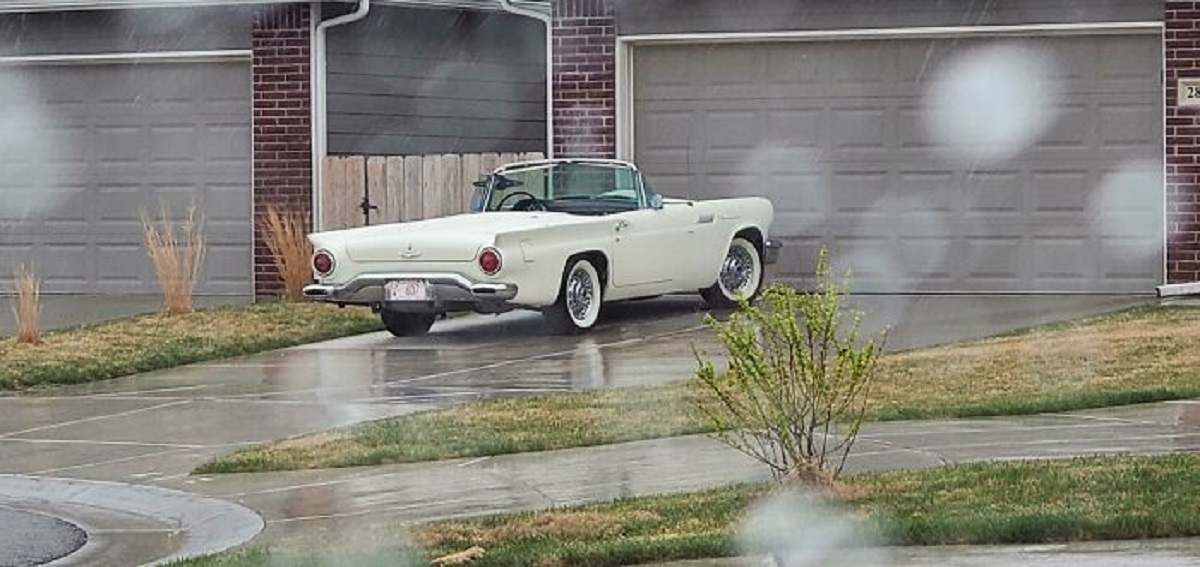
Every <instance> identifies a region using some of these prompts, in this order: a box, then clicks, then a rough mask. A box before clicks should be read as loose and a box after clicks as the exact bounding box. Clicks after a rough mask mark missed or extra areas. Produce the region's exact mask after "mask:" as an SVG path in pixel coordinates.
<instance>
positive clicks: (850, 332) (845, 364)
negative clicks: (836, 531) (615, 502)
mask: <svg viewBox="0 0 1200 567" xmlns="http://www.w3.org/2000/svg"><path fill="white" fill-rule="evenodd" d="M848 289H849V278H848V277H846V278H843V279H842V281H837V280H835V279H834V278H832V277H831V270H830V267H829V254H828V252H827V251H825V250H822V251H821V255H820V259H819V261H818V263H817V271H816V282H815V285H814V288H813V290H812V291H810V292H798V291H796V290H794V289H792V288H790V287H787V286H782V285H774V286H772V287H770V288H769V289H767V290H766V291H765V292H764V293H763V295H762V298H761V299H760V300H759V302H758V304H757V305H752V304H750V303H749V302H748V301H746V300H745V299H741V300H739V304H738V309H737V310H736V311H735V312H734V313H733V315H732V316H731V317H730V319H729V321H728V322H721V321H718V320H717V319H715V318H714V317H712V316H709V317H707V318H706V321H707V323H708V325H709V326H711V327H712V328H713V329H714V330H716V332H717V335H718V337H719V338H720V340H721V343H722V344H723V345H724V346H725V349H726V350H727V351H728V354H729V369H728V371H727V372H724V373H722V372H718V371H717V369H716V367H715V366H714V365H713V363H712V362H711V361H708V360H704V359H702V358H700V357H699V356H698V355H697V361H698V362H699V363H700V367H699V369H698V370H697V371H696V379H697V380H698V381H699V382H700V383H701V384H702V388H701V390H702V391H703V392H704V393H705V395H701V396H699V397H698V398H697V401H696V407H697V409H698V410H699V411H700V412H701V413H702V414H703V415H705V416H706V417H707V418H708V419H709V420H711V421H712V423H713V425H714V426H715V427H716V429H717V433H716V434H715V435H716V436H717V437H718V438H719V439H721V440H722V441H724V442H725V443H727V444H728V445H730V446H731V447H733V448H734V449H737V450H739V451H741V452H743V453H745V454H747V455H749V456H751V457H753V458H754V459H757V460H758V461H760V462H762V463H763V464H765V465H767V466H768V467H769V468H770V469H771V474H772V475H773V476H774V477H775V478H776V480H781V481H798V482H805V483H815V484H829V483H832V481H833V480H835V479H836V478H837V476H838V475H839V474H840V473H841V471H842V468H843V467H844V466H845V463H846V457H847V456H848V455H849V453H850V449H851V447H852V446H853V445H854V442H855V440H856V439H857V438H858V432H859V428H860V427H861V425H862V421H863V413H864V411H865V409H866V408H865V403H866V400H867V397H868V393H869V391H870V388H871V382H872V379H873V377H874V374H875V363H876V361H877V360H878V358H879V353H880V351H881V350H882V347H883V341H884V339H885V335H883V334H881V335H880V336H878V337H874V338H871V339H869V340H866V341H860V340H859V329H860V327H861V323H862V318H863V313H862V312H861V311H856V310H852V309H849V308H847V307H846V306H845V305H844V304H843V300H844V298H843V294H844V293H845V292H846V291H847V290H848Z"/></svg>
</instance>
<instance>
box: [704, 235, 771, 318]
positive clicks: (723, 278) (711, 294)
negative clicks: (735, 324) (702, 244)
mask: <svg viewBox="0 0 1200 567" xmlns="http://www.w3.org/2000/svg"><path fill="white" fill-rule="evenodd" d="M762 283H763V262H762V254H761V253H760V252H759V251H758V247H757V246H755V245H754V243H753V242H750V241H749V240H746V239H745V238H742V237H740V236H737V237H734V239H733V241H732V242H730V243H729V251H728V252H726V253H725V260H723V261H722V262H721V271H720V273H718V274H717V283H714V284H713V285H712V286H710V287H706V288H704V289H702V290H700V295H701V296H703V297H704V301H706V302H707V303H708V304H709V305H710V306H712V307H714V308H717V309H729V308H731V307H735V306H736V305H737V296H738V295H741V296H743V297H745V298H746V299H754V297H755V296H757V295H758V292H759V290H760V289H762Z"/></svg>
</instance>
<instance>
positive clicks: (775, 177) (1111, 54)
mask: <svg viewBox="0 0 1200 567" xmlns="http://www.w3.org/2000/svg"><path fill="white" fill-rule="evenodd" d="M995 43H1001V44H1009V45H1015V46H1018V47H1020V48H1021V49H1024V50H1027V52H1031V53H1035V54H1039V55H1037V56H1039V57H1043V58H1044V59H1045V60H1047V61H1051V62H1052V64H1051V66H1050V68H1051V69H1052V71H1053V73H1052V74H1053V78H1052V83H1051V84H1049V85H1048V86H1049V88H1050V90H1051V91H1052V92H1054V93H1056V100H1057V102H1056V106H1055V108H1054V109H1053V112H1052V113H1051V114H1052V115H1053V116H1054V120H1053V122H1052V123H1051V124H1049V125H1048V127H1047V129H1046V131H1045V134H1044V135H1043V136H1042V137H1041V138H1040V139H1038V140H1036V143H1034V144H1033V145H1032V146H1031V147H1028V148H1025V149H1024V150H1023V151H1021V152H1019V153H1018V154H1017V155H1016V156H1015V157H1013V158H1012V159H1010V160H1009V161H1007V162H1005V163H1002V164H998V165H991V166H986V167H985V166H979V165H976V164H972V163H969V162H968V163H964V162H963V160H961V159H956V158H954V156H952V155H951V154H950V153H949V152H948V151H947V150H948V149H949V148H944V147H940V146H939V143H938V142H936V141H934V140H932V139H931V137H930V135H929V132H928V131H927V129H926V126H925V120H926V116H927V114H926V113H927V112H928V109H927V108H926V106H925V104H924V100H923V99H922V96H923V94H924V93H925V92H927V91H928V89H930V88H931V86H932V85H933V81H935V80H938V77H939V73H938V70H939V69H940V68H941V67H942V66H943V65H945V64H946V63H947V62H949V61H951V60H952V58H953V57H955V56H956V55H957V54H959V53H962V52H963V49H964V48H971V47H975V46H981V45H984V44H995ZM1159 51H1160V42H1159V40H1158V38H1157V37H1155V36H1150V35H1129V36H1120V35H1117V36H1102V37H1100V36H1097V37H1087V36H1078V37H1058V38H1023V39H1019V40H1012V39H1008V40H1000V41H976V40H961V41H958V42H947V41H942V40H905V41H847V42H824V43H758V44H748V45H739V46H727V45H719V46H707V47H693V46H670V47H668V46H654V47H641V46H639V47H636V48H635V50H634V57H633V60H634V77H635V78H634V81H635V88H634V108H633V110H634V121H635V133H634V143H635V147H634V158H635V159H636V160H637V161H638V162H639V163H640V165H641V166H642V167H643V169H644V170H645V171H647V173H648V175H649V176H650V179H651V180H652V182H654V183H655V184H656V185H657V186H659V188H660V190H661V191H663V192H669V193H674V194H676V195H678V196H696V197H715V196H732V195H742V194H758V195H764V196H767V197H768V198H770V199H772V201H773V202H775V204H776V208H777V211H778V212H779V214H778V215H777V219H776V222H775V225H774V226H773V229H772V230H773V232H774V233H775V235H776V236H779V237H781V239H783V240H784V241H785V242H788V243H789V246H791V245H795V246H796V251H795V252H788V253H786V254H785V256H784V262H783V265H781V266H780V271H781V273H784V274H789V275H791V276H803V274H806V273H807V272H808V271H810V270H811V268H812V263H813V261H814V259H815V254H816V251H817V249H818V248H819V245H820V243H824V244H826V245H829V246H830V247H831V248H832V249H833V251H834V254H835V256H836V255H842V254H844V255H849V256H850V257H851V258H849V259H847V260H846V263H848V264H852V265H855V266H856V267H857V268H858V269H856V273H858V277H856V280H857V282H858V283H857V284H856V287H858V288H859V289H860V290H869V291H973V290H975V291H998V290H1002V291H1105V292H1108V291H1146V290H1148V289H1149V287H1150V286H1152V285H1154V284H1156V283H1158V281H1160V279H1161V277H1162V268H1161V263H1162V244H1161V242H1162V234H1163V226H1162V210H1163V209H1162V207H1163V197H1162V178H1161V159H1162V158H1161V155H1162V149H1161V143H1162V142H1161V100H1160V98H1161V97H1160V94H1159V93H1160V88H1161V87H1160V85H1159V83H1158V76H1157V73H1158V70H1159V67H1160V65H1159V60H1160V54H1159ZM701 54H702V55H701ZM722 66H736V67H737V68H736V69H730V68H723V67H722ZM668 67H670V68H668ZM660 73H661V74H663V75H664V76H668V77H670V79H669V81H668V80H662V81H661V82H663V83H669V86H665V87H661V88H660V87H659V86H658V84H659V82H660V77H657V76H656V75H658V74H660ZM714 83H720V88H709V86H710V85H711V84H714ZM738 89H740V90H738ZM986 111H987V109H983V108H981V112H986ZM1131 170H1132V172H1131ZM755 172H758V173H755ZM660 175H661V176H663V177H664V179H665V180H664V181H659V176H660ZM912 227H917V228H918V229H920V230H924V231H925V232H924V233H921V232H920V230H918V231H917V232H912ZM789 262H793V263H795V264H792V265H789V264H788V263H789ZM868 264H875V265H874V266H868ZM957 264H961V268H959V267H956V266H957ZM906 266H907V267H906ZM863 269H865V270H866V271H865V272H864V271H863Z"/></svg>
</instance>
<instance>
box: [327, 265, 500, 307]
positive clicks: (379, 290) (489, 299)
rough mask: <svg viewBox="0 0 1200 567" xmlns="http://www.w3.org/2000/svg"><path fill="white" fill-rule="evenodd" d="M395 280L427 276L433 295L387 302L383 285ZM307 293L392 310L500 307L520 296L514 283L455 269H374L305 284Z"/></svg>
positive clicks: (329, 300)
mask: <svg viewBox="0 0 1200 567" xmlns="http://www.w3.org/2000/svg"><path fill="white" fill-rule="evenodd" d="M394 280H424V281H426V282H428V283H429V291H430V295H431V297H432V299H431V300H430V301H404V302H388V301H386V300H385V298H384V295H383V286H384V284H386V283H387V282H389V281H394ZM304 296H305V297H308V298H310V299H313V300H316V301H325V302H329V303H339V304H349V305H377V304H386V306H387V308H388V309H389V310H394V311H414V312H441V311H452V310H467V309H473V310H482V311H498V310H503V307H504V304H505V303H506V302H508V301H510V300H512V299H513V298H514V297H516V296H517V286H516V284H511V283H486V282H475V281H471V280H470V279H468V278H466V277H464V276H463V275H461V274H455V273H411V272H404V273H371V274H361V275H359V276H356V277H355V278H354V279H351V280H350V281H348V282H346V283H344V284H341V285H329V284H311V285H307V286H305V287H304Z"/></svg>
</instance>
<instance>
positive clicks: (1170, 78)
mask: <svg viewBox="0 0 1200 567" xmlns="http://www.w3.org/2000/svg"><path fill="white" fill-rule="evenodd" d="M1165 33H1166V36H1165V38H1164V39H1165V42H1166V44H1165V48H1166V58H1167V60H1166V69H1167V76H1166V89H1165V91H1166V112H1167V125H1166V126H1167V130H1166V132H1165V136H1166V154H1167V155H1166V160H1167V172H1166V173H1167V179H1166V181H1167V281H1168V282H1169V283H1184V282H1193V281H1200V257H1197V255H1198V254H1200V108H1194V107H1192V108H1180V107H1179V105H1178V98H1177V97H1178V94H1179V89H1178V81H1179V79H1181V78H1183V79H1189V78H1200V2H1192V1H1187V2H1179V1H1175V0H1167V3H1166V32H1165Z"/></svg>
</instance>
